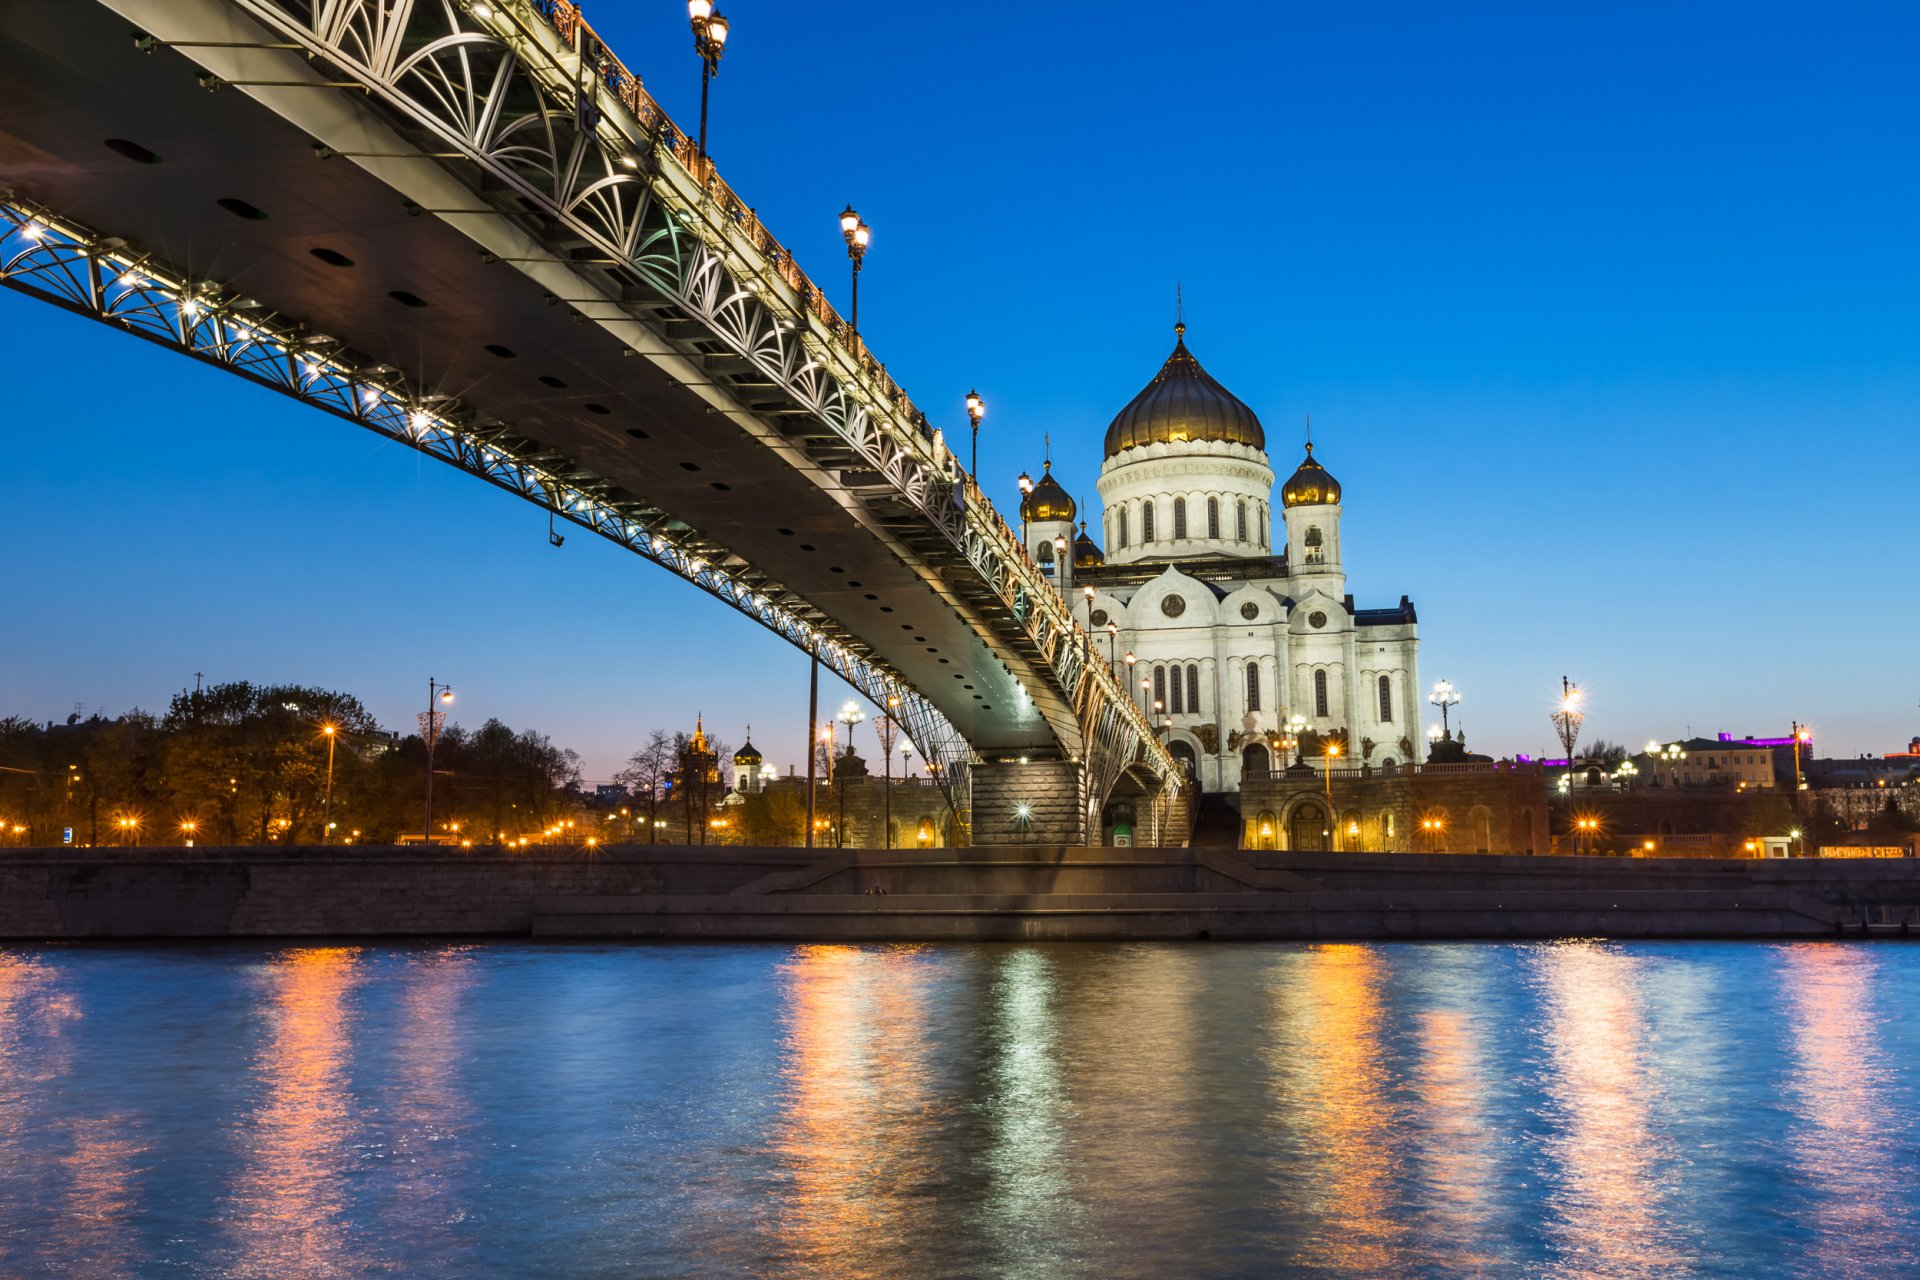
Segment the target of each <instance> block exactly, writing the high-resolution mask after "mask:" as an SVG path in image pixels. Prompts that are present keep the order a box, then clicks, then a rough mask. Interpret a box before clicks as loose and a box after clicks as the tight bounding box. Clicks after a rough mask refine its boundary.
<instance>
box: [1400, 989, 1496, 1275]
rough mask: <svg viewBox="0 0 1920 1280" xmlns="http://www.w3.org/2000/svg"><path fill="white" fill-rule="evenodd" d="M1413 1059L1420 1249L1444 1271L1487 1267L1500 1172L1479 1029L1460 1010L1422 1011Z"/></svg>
mask: <svg viewBox="0 0 1920 1280" xmlns="http://www.w3.org/2000/svg"><path fill="white" fill-rule="evenodd" d="M1413 1033H1414V1043H1415V1045H1416V1047H1417V1049H1416V1051H1417V1053H1418V1055H1419V1058H1418V1065H1417V1067H1416V1068H1415V1070H1414V1072H1413V1076H1412V1080H1411V1084H1412V1090H1413V1095H1414V1098H1415V1110H1416V1112H1417V1117H1418V1119H1417V1123H1418V1132H1419V1138H1420V1141H1419V1146H1418V1149H1417V1152H1416V1155H1415V1158H1416V1159H1417V1160H1418V1162H1419V1165H1420V1182H1421V1187H1422V1190H1423V1192H1424V1194H1423V1196H1422V1197H1421V1201H1422V1203H1421V1206H1420V1209H1421V1217H1422V1219H1423V1220H1424V1221H1425V1223H1426V1226H1425V1227H1424V1230H1425V1231H1426V1232H1427V1236H1428V1240H1427V1243H1428V1249H1429V1251H1430V1252H1431V1253H1434V1254H1437V1255H1439V1256H1440V1257H1442V1258H1444V1260H1445V1261H1446V1263H1447V1265H1448V1266H1449V1267H1450V1268H1454V1269H1459V1270H1477V1269H1479V1268H1483V1267H1486V1266H1490V1265H1491V1264H1492V1262H1493V1257H1492V1254H1491V1252H1490V1251H1489V1249H1488V1247H1487V1246H1488V1237H1489V1236H1490V1234H1491V1232H1490V1231H1489V1230H1488V1227H1489V1225H1490V1221H1489V1220H1490V1218H1491V1217H1492V1216H1493V1214H1494V1212H1495V1211H1496V1209H1497V1208H1498V1204H1497V1200H1496V1191H1497V1189H1498V1185H1499V1177H1500V1167H1499V1161H1498V1157H1497V1152H1496V1148H1495V1145H1494V1132H1495V1129H1494V1125H1493V1124H1492V1123H1491V1120H1490V1116H1489V1112H1490V1110H1491V1100H1490V1099H1489V1098H1488V1096H1487V1094H1488V1081H1489V1080H1490V1079H1491V1078H1492V1077H1493V1074H1494V1070H1495V1068H1494V1067H1493V1066H1492V1064H1490V1063H1489V1062H1488V1061H1487V1054H1486V1046H1485V1044H1484V1043H1483V1041H1482V1030H1481V1027H1480V1025H1479V1023H1478V1022H1477V1021H1476V1019H1475V1017H1474V1015H1473V1013H1471V1012H1470V1011H1468V1010H1466V1009H1459V1008H1449V1009H1427V1010H1423V1011H1422V1012H1421V1013H1420V1015H1419V1017H1418V1018H1416V1019H1415V1021H1414V1028H1413Z"/></svg>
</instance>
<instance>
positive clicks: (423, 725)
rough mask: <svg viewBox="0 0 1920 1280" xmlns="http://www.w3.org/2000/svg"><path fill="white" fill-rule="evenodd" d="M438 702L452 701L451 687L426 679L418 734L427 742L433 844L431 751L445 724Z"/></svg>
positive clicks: (429, 827)
mask: <svg viewBox="0 0 1920 1280" xmlns="http://www.w3.org/2000/svg"><path fill="white" fill-rule="evenodd" d="M436 701H438V702H439V703H440V704H441V705H442V706H446V705H448V704H450V703H451V702H452V701H453V687H452V686H451V685H444V684H441V683H440V682H439V681H438V680H435V679H434V678H433V677H432V676H428V677H427V709H426V710H425V711H423V712H421V714H420V732H421V734H422V735H424V736H425V737H426V740H427V830H426V842H427V843H428V844H429V845H431V844H432V843H433V749H434V748H435V747H436V746H438V745H439V744H440V727H441V726H442V725H444V724H446V722H447V713H446V712H444V711H435V710H434V709H433V704H434V703H435V702H436Z"/></svg>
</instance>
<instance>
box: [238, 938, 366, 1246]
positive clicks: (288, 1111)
mask: <svg viewBox="0 0 1920 1280" xmlns="http://www.w3.org/2000/svg"><path fill="white" fill-rule="evenodd" d="M362 977H363V975H362V972H361V962H360V954H359V951H358V949H357V948H352V947H311V948H300V949H298V950H292V951H286V952H283V953H281V954H279V955H278V956H276V957H275V958H274V959H273V961H272V963H271V964H270V965H269V967H268V969H267V971H266V983H265V987H266V990H265V997H266V1001H267V1012H266V1017H267V1024H268V1030H267V1035H266V1041H265V1043H264V1044H263V1045H262V1046H261V1048H260V1051H259V1054H258V1057H257V1058H256V1060H255V1062H254V1075H255V1076H256V1078H257V1079H258V1081H259V1083H260V1085H261V1087H262V1089H263V1090H264V1093H265V1096H264V1098H263V1099H262V1100H261V1102H260V1104H259V1105H258V1106H257V1107H256V1108H255V1110H254V1112H253V1114H252V1115H251V1116H250V1117H248V1118H247V1119H246V1120H245V1121H243V1122H242V1127H241V1130H240V1145H241V1151H240V1158H241V1171H240V1180H239V1182H238V1185H236V1186H235V1187H234V1188H233V1190H232V1192H231V1199H232V1202H233V1203H232V1214H231V1218H230V1220H229V1222H228V1229H229V1230H230V1232H231V1233H232V1235H233V1239H234V1243H235V1246H236V1248H237V1251H238V1259H237V1262H238V1266H237V1270H238V1271H239V1273H240V1274H242V1275H259V1276H302V1277H315V1278H324V1277H330V1276H351V1275H359V1274H362V1272H363V1271H364V1266H363V1264H362V1262H361V1260H360V1259H359V1258H358V1257H357V1251H356V1248H355V1242H354V1240H353V1238H352V1233H351V1230H350V1224H349V1221H348V1217H347V1208H348V1194H347V1174H348V1172H349V1171H350V1168H351V1164H352V1159H353V1151H352V1144H353V1139H354V1136H355V1124H354V1116H353V1107H352V1103H351V1100H350V1098H349V1096H348V1092H347V1084H348V1080H347V1066H348V1063H349V1061H350V1053H351V1049H352V1043H353V1038H352V1034H351V1030H352V1029H351V1026H350V1019H349V1015H348V1007H347V1006H348V1001H349V999H350V998H351V997H352V995H353V993H354V991H355V989H356V988H357V987H358V986H359V985H360V983H361V981H362Z"/></svg>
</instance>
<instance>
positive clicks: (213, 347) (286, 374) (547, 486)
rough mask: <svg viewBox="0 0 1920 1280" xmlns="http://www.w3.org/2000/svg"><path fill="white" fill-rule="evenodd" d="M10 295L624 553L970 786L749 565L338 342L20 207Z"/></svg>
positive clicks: (871, 679) (937, 725) (890, 684)
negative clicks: (104, 328) (249, 385)
mask: <svg viewBox="0 0 1920 1280" xmlns="http://www.w3.org/2000/svg"><path fill="white" fill-rule="evenodd" d="M0 284H5V285H6V286H7V287H9V288H12V289H15V290H18V291H20V292H22V293H25V294H29V295H31V296H34V297H37V298H40V299H42V300H43V301H47V302H52V303H55V304H57V305H59V306H61V307H64V308H66V309H67V310H70V311H75V312H78V313H79V314H81V315H85V316H88V317H90V318H92V319H95V320H99V321H102V322H104V323H106V324H109V325H112V326H113V327H114V328H117V329H120V330H122V331H124V332H127V333H131V334H134V335H136V336H138V337H142V338H145V339H147V340H148V341H150V342H155V343H158V344H159V345H161V346H164V347H169V348H171V349H173V350H175V351H178V352H181V353H182V354H185V355H190V356H193V357H194V358H195V359H199V360H203V361H206V362H207V363H209V364H213V365H217V366H220V367H222V368H225V369H227V370H229V371H231V372H233V373H237V374H239V375H241V376H242V377H244V378H247V379H249V380H250V381H253V382H257V383H259V384H261V385H262V386H266V387H270V388H272V389H273V390H275V391H279V392H281V393H282V394H284V395H288V396H291V397H292V398H294V399H296V400H299V401H302V402H303V403H305V404H308V405H311V406H313V407H315V408H318V409H324V410H325V411H327V412H328V413H331V414H333V415H335V416H336V417H341V418H345V419H347V420H348V421H349V422H354V423H357V424H359V425H360V426H363V427H366V428H367V429H369V430H371V431H374V432H377V433H379V434H380V435H383V436H385V437H387V438H388V439H390V440H394V441H397V442H399V443H401V444H404V445H406V446H408V447H409V448H412V449H417V450H419V451H420V452H421V453H424V454H426V455H428V456H429V457H433V458H437V459H439V460H440V461H442V462H445V463H448V464H450V465H452V466H455V467H458V468H459V469H460V470H462V471H465V472H467V473H468V474H469V475H474V476H478V477H479V478H480V479H482V480H485V481H486V482H487V483H489V484H491V485H494V486H495V487H497V488H500V489H504V490H506V491H507V492H509V493H513V494H517V495H518V496H520V497H522V498H525V499H527V500H528V501H530V502H535V503H538V504H540V505H541V506H544V507H547V508H548V509H550V510H551V511H553V512H554V514H555V515H556V516H558V517H559V518H561V519H564V520H568V521H570V522H572V523H573V524H575V525H577V526H579V527H581V528H584V529H587V530H590V531H591V532H593V533H597V534H599V535H600V536H601V537H603V538H607V539H609V540H610V541H613V542H617V543H619V544H620V545H621V546H623V547H625V548H627V549H628V550H629V551H632V552H634V553H636V554H638V555H641V556H644V557H645V558H646V559H648V560H651V561H653V562H654V563H655V564H657V565H659V566H661V567H662V568H664V569H667V570H668V571H670V572H672V573H674V574H675V575H677V576H679V577H681V578H684V579H685V580H686V581H688V582H691V583H693V584H694V585H695V586H697V587H699V588H701V589H702V590H703V591H706V592H707V593H709V594H710V595H713V596H715V597H716V598H718V599H719V600H721V601H723V602H725V603H726V604H729V605H731V606H733V607H734V608H735V609H738V610H739V611H740V612H742V613H744V614H746V615H747V616H748V617H750V618H752V619H753V620H754V621H756V622H758V623H760V624H761V625H762V626H764V627H766V628H768V629H769V630H771V631H774V632H775V633H777V634H779V635H780V636H782V637H784V638H785V639H786V640H788V641H789V642H790V643H792V644H794V645H796V646H798V647H799V648H801V649H805V650H807V651H809V652H813V653H817V654H818V656H819V659H820V661H821V663H822V664H823V665H825V666H826V667H828V668H829V669H831V670H832V671H833V672H834V673H835V674H836V675H839V676H840V677H841V678H842V679H844V680H846V681H847V683H848V684H851V685H852V686H853V687H854V688H856V689H858V690H860V692H861V693H863V694H865V695H866V696H867V697H869V698H871V699H873V700H874V701H875V703H876V704H878V705H881V706H887V705H889V701H890V700H891V699H895V698H897V699H899V706H898V714H899V717H900V720H901V722H902V724H903V725H904V727H905V730H906V733H907V736H908V738H909V739H911V740H912V741H913V743H914V745H915V746H916V747H918V748H919V749H920V750H921V752H922V753H923V755H925V756H929V757H931V759H932V761H933V762H934V763H935V765H936V767H937V768H938V774H939V777H940V778H941V779H942V781H948V780H949V779H953V780H958V779H959V778H961V777H963V776H964V770H965V767H966V764H967V761H968V759H969V756H970V754H971V753H970V748H969V747H968V745H967V743H966V742H965V740H964V739H962V738H961V737H960V735H959V734H958V733H957V732H956V731H955V730H954V728H953V726H952V725H951V724H950V723H949V722H948V721H947V718H946V717H945V716H943V715H942V714H941V713H940V712H939V710H938V709H936V708H935V707H934V706H933V705H932V704H930V703H929V702H928V701H927V700H926V699H925V698H923V697H921V696H920V695H919V694H918V693H917V692H915V691H914V690H913V688H912V687H911V686H909V685H908V684H907V683H906V682H905V681H903V680H901V679H900V678H899V677H898V676H896V675H894V674H893V673H892V672H889V671H887V670H885V669H883V668H882V667H880V666H878V665H877V664H875V663H873V662H871V661H869V660H868V659H867V658H866V657H865V655H863V654H862V653H860V652H859V651H858V650H856V649H855V648H854V647H853V646H852V645H850V644H848V643H846V642H845V641H843V640H841V639H840V638H838V637H835V636H832V635H829V634H827V633H826V632H825V630H824V629H822V628H820V627H818V626H816V625H814V624H813V623H812V622H810V621H809V620H808V619H807V618H805V617H803V616H801V613H800V612H799V609H800V608H802V607H804V606H800V605H799V603H798V602H797V601H794V602H788V601H782V600H780V599H776V598H775V596H774V595H773V594H772V593H770V592H767V591H766V590H764V589H761V588H759V587H756V586H755V585H753V584H750V583H748V582H746V581H743V580H742V578H741V576H740V575H739V573H738V570H739V569H740V568H741V566H740V565H739V564H738V562H737V561H735V562H734V563H731V564H730V563H728V556H727V553H726V552H725V551H724V550H719V549H714V548H708V547H706V546H704V545H703V544H701V543H700V542H699V541H698V540H697V539H693V538H690V537H688V536H687V530H686V529H685V526H683V525H680V524H678V522H676V521H674V520H673V519H672V517H670V516H668V515H667V514H666V513H665V512H662V511H659V510H657V509H655V508H651V507H648V506H646V505H645V504H644V503H638V502H631V501H621V500H609V499H607V498H605V497H603V496H602V494H601V493H600V492H598V491H597V488H598V487H597V486H595V485H594V484H592V483H591V482H588V481H587V480H586V478H585V477H582V476H580V475H578V474H576V473H573V472H568V471H564V470H559V469H556V468H555V467H554V466H553V463H552V462H551V461H550V460H548V459H546V458H544V457H542V458H540V459H538V460H536V459H535V458H533V457H529V456H526V454H525V451H524V450H523V449H522V448H521V447H520V444H519V442H518V441H517V440H516V439H515V438H514V437H513V436H512V434H511V433H510V432H509V431H507V430H506V429H505V428H504V426H503V425H502V424H497V423H494V424H488V423H484V422H469V421H462V420H460V419H459V418H458V417H456V416H455V415H456V414H457V412H458V406H456V405H454V404H453V403H452V402H451V401H448V400H446V399H445V398H443V397H435V396H432V395H428V394H424V393H422V392H421V391H420V390H419V389H418V388H416V387H413V386H410V385H409V384H408V383H407V382H406V381H405V380H404V379H402V378H400V377H399V376H398V375H397V374H396V373H395V372H394V371H393V370H392V369H390V368H388V367H386V366H366V367H361V366H356V365H355V364H353V363H351V362H350V360H349V353H347V352H346V351H345V350H344V349H342V348H341V346H340V344H338V343H337V342H335V341H333V340H331V339H318V340H316V339H314V338H311V337H307V336H305V335H304V334H303V333H302V332H301V328H300V326H299V325H297V324H293V323H290V322H288V321H287V320H285V319H284V318H283V317H280V316H278V315H275V314H273V313H271V312H268V311H265V310H263V309H261V308H259V307H257V306H254V305H251V304H250V303H249V301H248V300H247V299H242V298H237V297H235V296H233V295H231V294H228V293H226V292H224V291H222V290H221V289H219V288H218V287H217V286H214V285H210V284H205V283H195V282H190V281H189V280H188V279H187V278H186V277H185V276H184V275H182V274H180V273H178V272H176V271H174V270H172V269H171V268H169V267H168V266H166V265H165V264H163V263H160V262H158V261H156V260H155V259H154V258H152V257H151V256H139V257H136V256H133V255H131V254H129V253H128V252H127V251H126V250H125V248H124V247H123V246H121V245H120V244H119V243H118V242H109V241H106V240H104V239H103V238H101V237H99V236H97V235H96V234H94V233H92V232H89V231H87V230H85V229H83V228H80V227H77V226H75V225H73V224H71V223H68V222H64V221H61V220H58V219H56V218H55V217H53V216H52V215H50V214H48V213H46V212H44V211H40V210H34V209H30V208H28V207H26V206H24V205H22V204H20V203H18V202H17V201H14V200H5V201H0Z"/></svg>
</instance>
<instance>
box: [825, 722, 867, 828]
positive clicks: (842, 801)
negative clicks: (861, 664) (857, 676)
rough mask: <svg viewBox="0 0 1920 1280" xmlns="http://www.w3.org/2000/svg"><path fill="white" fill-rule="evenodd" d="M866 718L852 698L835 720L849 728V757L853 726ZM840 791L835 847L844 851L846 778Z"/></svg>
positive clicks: (841, 782)
mask: <svg viewBox="0 0 1920 1280" xmlns="http://www.w3.org/2000/svg"><path fill="white" fill-rule="evenodd" d="M866 718H867V713H866V712H864V711H862V710H861V709H860V707H859V704H858V703H856V702H854V701H853V700H852V699H851V698H849V699H848V700H847V702H846V704H845V705H844V706H842V707H841V708H840V714H839V715H837V716H835V717H834V719H836V720H838V721H839V722H840V723H841V724H844V725H845V726H847V753H848V754H849V755H851V754H852V753H853V726H855V725H857V724H859V723H860V722H861V721H862V720H865V719H866ZM841 772H843V773H844V772H845V771H844V770H842V771H841ZM839 790H840V829H839V830H838V831H837V832H835V833H834V841H833V845H834V848H836V849H844V848H846V847H847V780H846V778H844V777H842V778H841V779H840V788H839Z"/></svg>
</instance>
